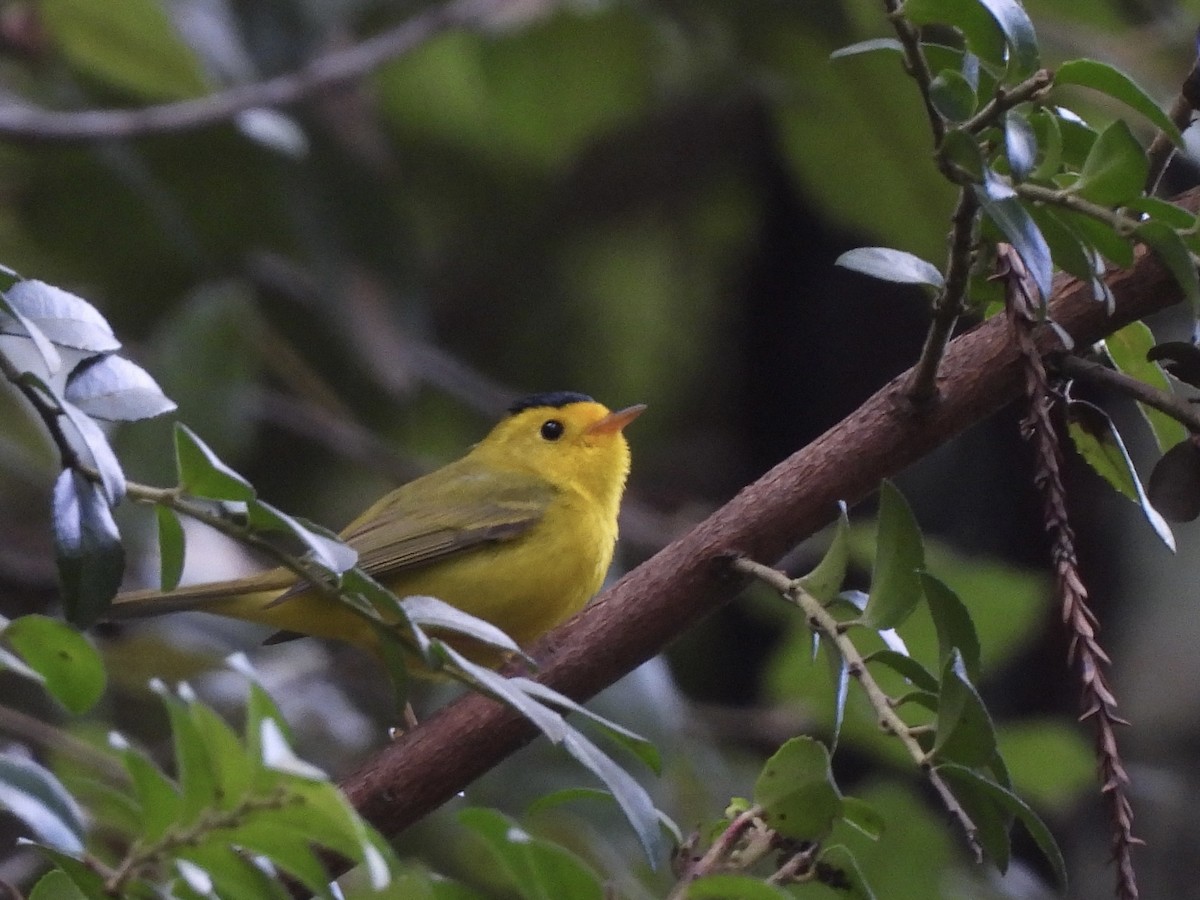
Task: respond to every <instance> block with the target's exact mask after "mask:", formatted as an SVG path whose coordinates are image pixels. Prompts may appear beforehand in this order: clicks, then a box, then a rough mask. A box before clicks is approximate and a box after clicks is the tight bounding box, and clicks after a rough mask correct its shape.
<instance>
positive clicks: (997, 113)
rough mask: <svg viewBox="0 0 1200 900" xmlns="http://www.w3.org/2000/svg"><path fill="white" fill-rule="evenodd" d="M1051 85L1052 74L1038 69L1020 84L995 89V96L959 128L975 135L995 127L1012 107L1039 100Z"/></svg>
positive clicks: (1052, 82)
mask: <svg viewBox="0 0 1200 900" xmlns="http://www.w3.org/2000/svg"><path fill="white" fill-rule="evenodd" d="M1053 84H1054V73H1053V72H1051V71H1050V70H1049V69H1038V70H1037V71H1036V72H1034V73H1033V74H1032V75H1030V76H1029V77H1028V78H1026V79H1025V80H1024V81H1022V82H1021V83H1020V84H1015V85H1013V86H1012V87H1011V88H1004V87H1000V88H997V90H996V95H995V96H994V97H992V99H991V100H989V101H988V102H987V103H985V104H984V105H983V106H982V107H980V109H979V111H978V112H977V113H975V115H973V116H971V118H969V119H967V120H966V121H965V122H963V123H962V125H960V126H959V127H960V128H962V130H963V131H967V132H970V133H971V134H977V133H978V132H980V131H983V130H984V129H985V128H990V127H991V126H993V125H995V124H996V123H997V122H998V121H999V120H1000V117H1001V116H1002V115H1004V113H1006V112H1008V110H1010V109H1012V108H1013V107H1014V106H1019V105H1020V104H1022V103H1026V102H1028V101H1030V100H1037V99H1039V97H1040V96H1041V95H1042V94H1044V93H1045V92H1046V91H1047V90H1049V89H1050V87H1051V86H1052V85H1053Z"/></svg>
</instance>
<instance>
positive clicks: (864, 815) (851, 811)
mask: <svg viewBox="0 0 1200 900" xmlns="http://www.w3.org/2000/svg"><path fill="white" fill-rule="evenodd" d="M842 819H844V820H845V822H846V824H847V825H850V826H851V827H852V828H854V829H855V830H856V831H859V832H860V833H862V834H864V835H866V836H867V837H869V838H870V839H871V840H873V841H877V840H879V839H880V838H881V837H883V832H884V829H885V828H886V826H887V823H886V822H885V821H884V819H883V816H881V815H880V814H879V812H878V810H876V809H875V807H873V806H872V805H871V804H870V803H867V802H866V801H865V800H860V799H858V798H857V797H843V798H842Z"/></svg>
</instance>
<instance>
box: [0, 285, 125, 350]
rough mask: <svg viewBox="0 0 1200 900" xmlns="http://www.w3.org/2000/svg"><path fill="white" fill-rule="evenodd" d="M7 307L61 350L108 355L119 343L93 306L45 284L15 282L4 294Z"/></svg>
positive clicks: (117, 347) (118, 346)
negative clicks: (29, 322)
mask: <svg viewBox="0 0 1200 900" xmlns="http://www.w3.org/2000/svg"><path fill="white" fill-rule="evenodd" d="M5 296H6V297H7V298H8V303H9V305H10V306H11V307H12V308H13V309H15V310H16V311H17V312H19V313H21V315H22V316H24V317H25V318H26V319H28V320H29V321H31V322H33V323H34V324H35V325H36V326H37V327H38V328H39V329H40V330H41V332H42V334H44V335H45V336H46V337H47V338H49V339H50V341H52V342H53V343H55V344H58V345H59V346H60V347H71V348H72V349H75V350H87V351H90V352H92V353H109V352H111V351H113V350H118V349H120V347H121V342H120V341H118V340H117V339H116V337H115V336H114V335H113V330H112V326H111V325H109V324H108V321H107V320H106V319H105V318H104V316H102V315H101V314H100V312H99V311H98V310H97V309H96V307H94V306H92V304H90V303H88V302H87V301H86V300H84V299H83V298H82V297H77V296H75V295H74V294H72V293H69V292H68V291H64V290H63V289H62V288H56V287H55V286H54V285H52V284H46V283H45V282H44V281H35V280H29V281H18V282H17V283H16V284H14V285H13V286H12V287H11V288H9V289H8V291H6V292H5Z"/></svg>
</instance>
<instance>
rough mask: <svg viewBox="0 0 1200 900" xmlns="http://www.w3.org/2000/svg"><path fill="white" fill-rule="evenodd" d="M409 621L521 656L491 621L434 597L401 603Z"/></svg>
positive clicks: (513, 644) (421, 597)
mask: <svg viewBox="0 0 1200 900" xmlns="http://www.w3.org/2000/svg"><path fill="white" fill-rule="evenodd" d="M400 605H401V606H402V607H403V608H404V612H405V614H406V615H407V616H408V619H409V621H411V622H413V623H414V624H416V625H419V626H420V627H422V628H433V629H435V630H441V631H452V632H454V633H455V634H465V635H466V636H467V637H470V638H473V639H474V640H477V641H480V642H481V643H484V644H487V645H488V646H489V647H496V648H498V649H500V650H505V651H507V652H509V653H517V654H520V655H522V656H523V655H524V653H523V652H522V650H521V648H520V647H519V646H517V642H516V641H514V640H513V639H512V638H510V637H509V636H508V635H507V634H505V633H504V632H503V631H501V630H500V629H499V628H497V627H496V626H495V625H493V624H492V623H491V622H487V621H484V620H483V619H479V618H476V617H475V616H473V615H471V614H470V613H465V612H463V611H462V610H461V609H459V608H458V607H456V606H451V605H450V604H449V603H446V602H445V601H444V600H439V599H438V598H437V597H425V596H410V597H405V598H404V599H403V600H401V601H400Z"/></svg>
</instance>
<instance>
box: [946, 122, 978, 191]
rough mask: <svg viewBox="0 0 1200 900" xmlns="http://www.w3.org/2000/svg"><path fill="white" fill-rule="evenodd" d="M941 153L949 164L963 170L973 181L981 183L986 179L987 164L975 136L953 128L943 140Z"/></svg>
mask: <svg viewBox="0 0 1200 900" xmlns="http://www.w3.org/2000/svg"><path fill="white" fill-rule="evenodd" d="M941 153H942V155H943V156H944V157H945V159H946V161H947V162H949V163H951V164H953V165H955V166H957V167H958V168H960V169H962V170H963V171H964V172H965V173H966V174H967V175H968V177H969V178H970V179H971V180H972V181H976V182H980V181H983V180H984V178H985V177H986V173H987V172H988V166H987V162H986V161H985V160H984V158H983V151H982V150H981V149H980V148H979V141H978V140H976V138H975V136H974V135H973V134H971V133H969V132H966V131H963V130H962V129H959V128H951V129H950V130H948V131H947V132H946V136H945V138H943V139H942V146H941Z"/></svg>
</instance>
